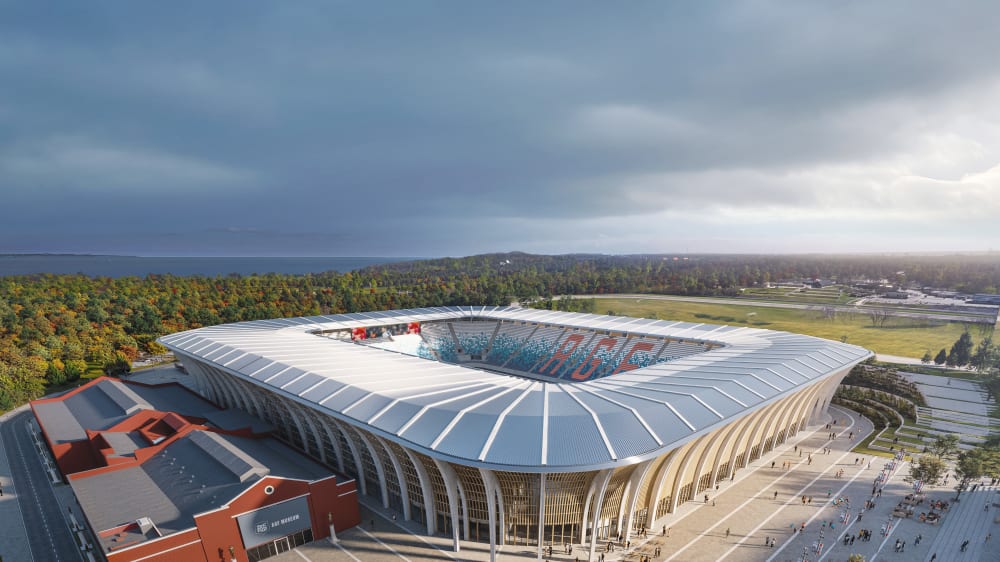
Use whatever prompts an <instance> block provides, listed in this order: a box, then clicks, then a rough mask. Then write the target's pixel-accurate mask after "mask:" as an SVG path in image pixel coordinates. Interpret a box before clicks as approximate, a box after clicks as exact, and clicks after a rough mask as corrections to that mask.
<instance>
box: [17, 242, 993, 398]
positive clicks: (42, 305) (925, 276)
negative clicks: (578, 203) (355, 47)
mask: <svg viewBox="0 0 1000 562" xmlns="http://www.w3.org/2000/svg"><path fill="white" fill-rule="evenodd" d="M900 271H904V272H905V276H906V279H908V280H909V281H910V282H915V283H918V284H923V285H934V286H940V287H943V288H952V289H955V290H962V291H968V292H994V291H995V290H996V288H997V287H998V286H1000V263H998V262H997V260H995V259H989V257H988V256H951V257H940V258H930V257H891V256H890V257H884V256H883V257H877V258H876V257H831V256H778V257H775V256H687V257H677V258H676V259H675V258H674V257H673V256H648V255H636V256H602V255H565V256H539V255H529V254H523V253H506V254H488V255H480V256H471V257H467V258H449V259H437V260H425V261H417V262H407V263H396V264H390V265H385V266H379V267H371V268H366V269H363V270H360V271H356V272H350V273H344V274H340V273H336V272H330V273H320V274H312V275H282V274H267V275H251V276H236V275H233V276H224V277H203V276H193V277H178V276H172V275H150V276H147V277H144V278H138V277H126V278H118V279H112V278H106V277H99V278H92V277H87V276H83V275H33V276H9V277H0V410H4V409H8V408H10V407H12V406H13V405H16V404H20V403H23V402H24V401H26V400H29V399H32V398H35V397H37V396H39V395H40V394H41V393H42V392H43V391H44V389H45V387H46V385H59V384H61V383H64V382H67V381H73V380H75V379H76V378H79V377H80V376H82V375H83V374H85V373H86V372H87V371H88V370H89V369H95V368H105V367H107V368H108V369H114V368H116V366H120V365H121V363H122V361H123V360H124V361H131V360H134V359H135V358H136V357H137V356H138V355H139V354H140V353H157V352H161V351H162V349H160V347H159V346H158V344H156V342H155V340H156V338H157V337H159V336H161V335H163V334H167V333H171V332H175V331H180V330H186V329H190V328H198V327H201V326H208V325H212V324H221V323H227V322H238V321H243V320H256V319H263V318H276V317H287V316H309V315H318V314H339V313H344V312H356V311H365V310H388V309H394V308H416V307H424V306H451V305H504V304H508V303H510V302H511V301H512V300H519V301H521V302H528V301H533V302H534V304H535V305H536V306H537V305H538V304H539V303H541V305H542V306H545V307H548V308H553V309H564V310H576V311H592V310H593V309H594V303H593V301H592V300H590V299H582V300H569V299H558V298H553V297H557V296H558V295H568V294H602V293H662V294H679V295H736V294H738V292H739V288H740V287H746V286H754V285H760V284H763V283H767V282H770V281H777V280H780V279H795V278H803V277H820V278H834V277H835V278H839V279H843V280H846V279H849V278H883V277H885V278H890V277H891V276H897V277H898V275H897V274H898V272H900Z"/></svg>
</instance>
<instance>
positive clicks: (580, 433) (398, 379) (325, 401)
mask: <svg viewBox="0 0 1000 562" xmlns="http://www.w3.org/2000/svg"><path fill="white" fill-rule="evenodd" d="M461 318H477V319H483V320H495V321H500V320H503V321H504V322H527V323H538V324H544V325H549V326H560V327H568V328H575V329H584V330H594V331H600V332H613V333H621V334H629V335H632V336H650V337H659V338H670V339H673V340H676V339H682V340H684V341H688V342H701V343H711V344H712V345H713V347H712V348H711V349H710V350H709V351H705V352H703V353H698V354H695V355H690V356H686V357H681V358H678V359H675V360H673V361H669V362H665V363H657V364H654V365H651V366H648V367H643V368H639V369H635V370H631V371H625V372H620V373H618V374H615V375H613V376H607V377H604V378H599V379H595V380H589V381H584V382H569V381H565V380H561V379H559V380H557V379H553V381H552V382H545V381H542V380H536V379H528V378H523V377H518V376H514V375H508V374H501V373H497V372H490V371H484V370H481V369H477V368H472V367H468V366H462V365H457V364H450V363H442V362H438V361H432V360H426V359H421V358H419V357H415V356H412V355H405V354H401V353H395V352H391V351H385V350H381V349H376V348H373V347H371V346H365V345H356V344H354V343H351V342H349V341H340V340H336V339H331V338H324V337H318V336H317V335H315V334H316V333H317V332H329V331H332V330H345V329H351V328H356V327H365V328H372V327H377V326H382V325H397V324H403V323H410V322H420V323H425V322H433V321H448V320H457V319H461ZM160 341H161V343H163V344H164V345H166V346H167V347H168V348H171V349H173V350H175V351H176V352H178V353H179V354H180V355H181V356H182V358H183V357H184V356H190V357H191V358H194V359H196V360H198V361H202V362H204V363H206V364H208V365H211V366H214V367H216V368H219V369H221V370H224V371H226V372H228V373H230V374H232V375H235V376H237V377H239V378H242V379H243V380H246V381H248V382H251V383H253V384H255V385H257V386H260V387H262V388H264V389H267V390H270V391H272V392H275V393H277V394H279V395H283V396H285V397H288V398H291V399H293V400H295V401H297V402H299V403H302V404H305V405H307V406H308V407H310V408H313V409H315V410H317V411H319V412H322V413H325V414H328V415H330V416H333V417H335V418H337V419H340V420H344V421H346V422H348V423H350V424H352V425H354V426H357V427H360V428H363V429H365V430H368V431H371V432H373V433H376V434H378V435H381V436H383V437H385V438H386V439H390V440H392V441H395V442H397V443H400V444H401V445H404V446H406V447H409V448H411V449H414V450H417V451H420V452H423V453H425V454H427V455H430V456H432V457H436V458H440V459H443V460H449V461H452V462H456V463H459V464H464V465H469V466H482V467H488V468H495V469H500V470H517V471H522V472H568V471H583V470H593V469H599V468H607V467H613V466H619V465H623V464H629V463H633V462H639V461H641V460H644V459H648V458H652V457H654V456H658V455H660V454H663V453H664V452H666V451H669V450H670V449H673V448H676V447H678V446H680V445H682V444H684V443H686V442H687V441H689V440H691V439H692V438H694V437H695V436H698V435H701V434H703V433H704V432H706V431H710V430H712V429H714V428H717V427H719V426H720V425H724V424H727V423H729V422H730V421H732V420H734V419H735V418H738V417H741V416H742V415H744V414H746V413H748V412H750V411H753V410H756V409H759V408H761V407H764V406H766V405H768V404H770V403H772V402H774V401H776V400H779V399H781V398H784V397H786V396H788V395H790V394H792V393H794V392H796V391H797V390H799V389H801V388H802V387H803V386H805V385H807V384H809V383H811V382H813V381H817V380H819V379H821V378H824V377H825V376H827V375H830V374H832V373H834V372H837V371H841V370H843V369H845V368H846V367H850V366H852V365H854V364H855V363H858V362H860V361H862V360H864V359H866V358H868V357H870V356H871V352H870V351H868V350H866V349H864V348H861V347H858V346H854V345H848V344H843V343H839V342H834V341H830V340H824V339H819V338H815V337H811V336H804V335H798V334H790V333H786V332H776V331H772V330H761V329H755V328H744V327H733V326H718V325H710V324H692V323H685V322H670V321H661V320H649V319H641V318H628V317H615V316H601V315H593V314H576V313H567V312H554V311H547V310H534V309H526V308H505V307H448V308H423V309H414V310H395V311H384V312H370V313H354V314H341V315H332V316H313V317H307V318H291V319H280V320H261V321H253V322H243V323H238V324H227V325H221V326H212V327H207V328H200V329H197V330H190V331H187V332H180V333H176V334H171V335H169V336H165V337H163V338H161V339H160Z"/></svg>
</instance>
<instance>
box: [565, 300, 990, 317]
mask: <svg viewBox="0 0 1000 562" xmlns="http://www.w3.org/2000/svg"><path fill="white" fill-rule="evenodd" d="M571 298H577V299H642V300H662V301H682V302H696V303H703V304H726V305H737V306H766V307H770V308H791V309H798V310H817V311H823V310H833V311H835V312H843V313H852V314H868V313H870V312H872V311H875V310H878V311H884V312H885V313H886V314H887V315H888V316H897V317H900V318H921V319H924V320H940V321H945V322H972V323H977V324H993V323H995V322H996V320H997V318H996V316H995V315H994V314H993V313H992V312H990V313H975V312H956V313H947V312H944V313H938V312H920V311H917V310H908V309H906V308H903V307H890V306H871V305H844V304H819V303H797V302H777V301H762V300H750V299H735V298H731V299H723V298H712V297H682V296H676V295H573V296H572V297H571Z"/></svg>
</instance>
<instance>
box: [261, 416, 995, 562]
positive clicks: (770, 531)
mask: <svg viewBox="0 0 1000 562" xmlns="http://www.w3.org/2000/svg"><path fill="white" fill-rule="evenodd" d="M833 419H836V420H837V424H836V425H831V426H830V429H827V428H826V425H825V424H820V425H818V426H814V427H811V428H809V429H808V430H806V431H803V432H800V433H799V434H798V435H797V436H795V438H793V439H792V440H791V441H789V442H788V443H785V444H783V445H781V446H780V447H779V448H778V449H776V450H774V451H772V452H770V453H768V454H767V455H765V456H764V457H763V458H761V459H758V460H757V461H755V462H754V463H752V464H751V465H750V467H748V468H747V469H744V470H741V471H740V472H739V473H738V474H737V477H736V479H735V480H734V481H731V482H729V481H727V482H722V483H720V488H719V491H718V492H713V493H710V494H709V502H708V503H705V502H704V500H703V498H700V499H701V501H691V502H687V503H686V504H684V505H683V506H681V507H680V508H679V509H678V513H676V514H673V515H671V516H669V517H668V518H666V519H664V522H663V523H660V524H658V525H656V526H654V528H653V530H651V531H650V536H649V538H647V539H637V538H634V537H633V539H632V548H631V549H630V550H629V551H628V552H624V551H623V549H622V548H620V547H619V548H618V549H616V551H615V552H605V551H604V549H603V548H597V555H596V556H595V560H596V559H597V556H599V555H600V553H604V554H605V560H607V561H611V560H629V561H637V560H639V558H640V556H642V555H648V556H651V557H652V560H656V561H661V560H676V561H685V562H687V561H691V562H695V561H715V560H734V561H762V562H763V561H767V562H771V561H775V562H777V561H786V560H787V561H798V560H809V561H814V562H818V561H822V560H829V561H846V560H847V558H848V556H850V555H851V554H855V553H857V554H862V555H864V556H865V557H866V559H867V560H868V561H869V562H872V561H874V560H901V561H904V560H905V561H910V560H930V558H931V556H932V555H934V554H937V558H936V562H942V561H951V560H957V561H969V562H973V561H993V560H996V561H1000V543H997V542H996V541H995V540H992V539H991V540H990V541H989V542H987V541H986V536H987V534H988V533H991V532H994V530H997V529H1000V525H996V524H994V523H993V517H994V515H995V514H994V511H996V515H1000V508H994V507H992V506H991V507H990V508H989V509H990V512H989V513H988V514H986V512H984V510H983V506H984V505H986V504H987V503H992V502H993V501H997V502H998V503H1000V496H997V491H996V490H995V489H992V488H989V487H985V488H981V489H977V491H976V492H975V493H971V492H965V493H963V494H962V500H961V501H960V502H959V503H958V504H953V505H952V507H951V508H950V509H949V511H948V512H947V513H946V514H945V515H944V517H943V520H942V522H941V523H940V524H938V525H936V526H935V525H929V524H926V523H920V522H919V521H918V520H917V519H916V516H918V515H919V513H920V512H921V511H927V506H926V502H927V501H934V500H938V499H951V498H953V497H954V496H955V492H954V491H953V490H952V489H951V488H950V487H949V486H945V485H943V486H940V487H936V488H933V489H925V490H924V492H925V493H926V496H927V500H925V503H924V504H923V505H921V506H918V507H917V510H916V512H915V517H914V518H912V519H902V520H900V519H894V518H892V517H891V513H892V509H893V507H894V506H896V504H897V503H898V502H900V501H901V500H902V499H903V497H904V496H905V495H907V494H909V493H910V492H912V489H913V488H912V485H910V484H907V483H906V482H904V477H905V476H906V474H907V473H908V471H909V463H907V462H900V463H897V468H896V470H895V471H894V472H892V473H891V474H889V473H887V474H886V480H885V481H884V482H883V483H882V484H881V487H882V493H881V497H877V498H874V500H875V502H876V503H875V507H874V508H873V509H870V510H866V511H864V513H862V518H861V520H860V521H858V520H857V515H858V512H859V511H860V509H861V508H862V507H863V506H864V503H865V501H866V500H868V499H870V498H872V487H873V485H874V481H875V479H876V477H877V476H878V475H880V474H882V468H883V467H884V466H885V465H886V463H887V462H888V460H889V459H886V458H883V457H869V456H865V455H859V454H856V453H851V452H849V449H850V448H851V447H853V446H855V445H856V444H857V443H858V442H859V441H860V440H862V439H863V438H864V437H865V436H867V435H868V434H869V433H870V432H871V431H872V426H871V423H870V422H869V421H868V420H867V419H864V418H861V417H860V416H858V415H857V414H855V413H853V412H849V411H847V410H843V409H840V408H836V407H834V408H831V417H830V420H829V421H830V422H831V424H832V421H833ZM831 432H834V433H836V435H837V437H836V439H830V438H829V434H830V433H831ZM851 433H853V434H854V437H853V438H850V437H849V436H850V434H851ZM824 449H829V453H828V454H824V453H823V451H824ZM799 450H802V451H803V452H804V453H803V455H802V456H799V452H798V451H799ZM810 456H811V457H812V462H811V463H810V462H809V457H810ZM855 459H857V463H855ZM862 459H863V460H864V462H862ZM869 461H871V466H870V468H869ZM772 462H774V463H775V464H774V466H775V468H771V463H772ZM785 463H789V465H788V466H790V468H787V469H782V466H783V465H784V464H785ZM841 470H843V473H842V476H840V477H837V473H838V472H839V471H841ZM952 483H954V482H953V481H952ZM775 492H777V493H778V496H777V499H775V496H774V493H775ZM828 494H829V496H830V499H827V496H828ZM802 496H806V504H803V503H802ZM844 497H846V498H848V499H849V500H850V508H849V509H848V508H844V507H841V506H843V505H844V504H843V502H841V506H837V505H834V503H833V500H835V499H837V498H844ZM810 498H811V501H809V499H810ZM845 511H848V512H849V515H850V522H849V523H847V524H846V525H845V524H842V523H841V520H842V518H843V516H844V512H845ZM984 514H986V515H988V516H984ZM362 519H363V521H364V523H363V524H362V525H361V526H360V527H357V528H354V529H350V530H348V531H346V532H343V533H339V534H338V539H339V543H338V545H336V546H334V545H330V544H329V543H328V542H326V541H325V540H323V541H316V542H314V543H311V544H308V545H304V546H302V547H299V548H298V549H295V550H294V551H291V552H288V553H285V554H282V555H279V556H278V557H275V558H273V560H275V561H276V562H292V561H299V562H301V561H302V560H308V561H314V562H321V561H324V562H325V561H331V562H347V561H355V562H357V561H367V560H373V561H379V562H381V561H392V560H404V561H406V560H412V561H421V560H470V561H487V560H489V547H488V545H485V544H481V543H472V542H468V541H463V542H462V544H461V550H460V551H459V552H453V551H452V549H451V543H450V540H449V539H448V538H447V537H437V536H436V537H427V536H424V535H423V534H422V532H421V526H420V525H415V524H413V523H411V522H402V521H393V520H391V519H390V517H389V514H388V513H387V512H383V510H382V509H381V508H380V507H372V506H370V505H366V506H365V507H364V508H363V516H362ZM373 519H374V521H375V525H374V527H372V525H371V521H372V520H373ZM803 523H804V524H805V531H804V532H798V531H796V532H795V533H792V528H793V527H794V528H795V529H796V530H798V529H800V528H801V527H802V524H803ZM831 523H832V525H831ZM888 523H891V525H889V527H888V529H887V531H886V534H885V535H884V536H883V534H882V526H883V525H886V524H888ZM662 525H668V526H669V531H668V536H664V535H663V533H662ZM861 529H869V530H871V532H872V539H871V540H870V541H868V542H860V541H858V540H857V538H855V542H854V544H853V545H844V544H843V537H844V536H845V535H846V536H848V537H850V535H855V537H856V535H857V533H858V532H859V531H860V530H861ZM654 531H655V532H654ZM917 535H921V536H922V540H921V541H920V543H919V544H914V543H915V539H916V537H917ZM769 538H774V539H775V546H774V547H768V546H765V542H766V541H767V539H769ZM896 540H900V541H906V546H905V547H904V549H903V551H902V552H895V543H896ZM965 540H969V541H970V542H969V545H968V547H967V549H966V551H965V552H964V553H963V552H960V547H961V543H962V542H963V541H965ZM998 540H1000V537H998ZM820 542H823V543H824V549H823V550H822V551H819V552H817V549H816V548H815V547H816V546H818V545H819V543H820ZM656 547H659V548H660V549H661V554H660V556H653V553H654V552H655V548H656ZM588 555H589V545H574V549H573V553H572V554H565V553H564V551H563V550H562V549H561V548H560V545H556V546H555V548H554V552H553V555H552V556H548V555H547V553H546V555H545V556H543V557H542V558H541V559H542V560H551V561H556V560H559V561H571V560H587V559H588ZM532 558H534V559H538V553H537V549H536V548H526V547H523V546H517V547H511V546H507V547H503V548H502V549H501V550H500V551H499V554H498V556H497V559H498V560H505V559H532Z"/></svg>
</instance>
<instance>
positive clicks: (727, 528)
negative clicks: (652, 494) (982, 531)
mask: <svg viewBox="0 0 1000 562" xmlns="http://www.w3.org/2000/svg"><path fill="white" fill-rule="evenodd" d="M726 538H727V539H728V538H729V527H726ZM966 542H968V541H966Z"/></svg>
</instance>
